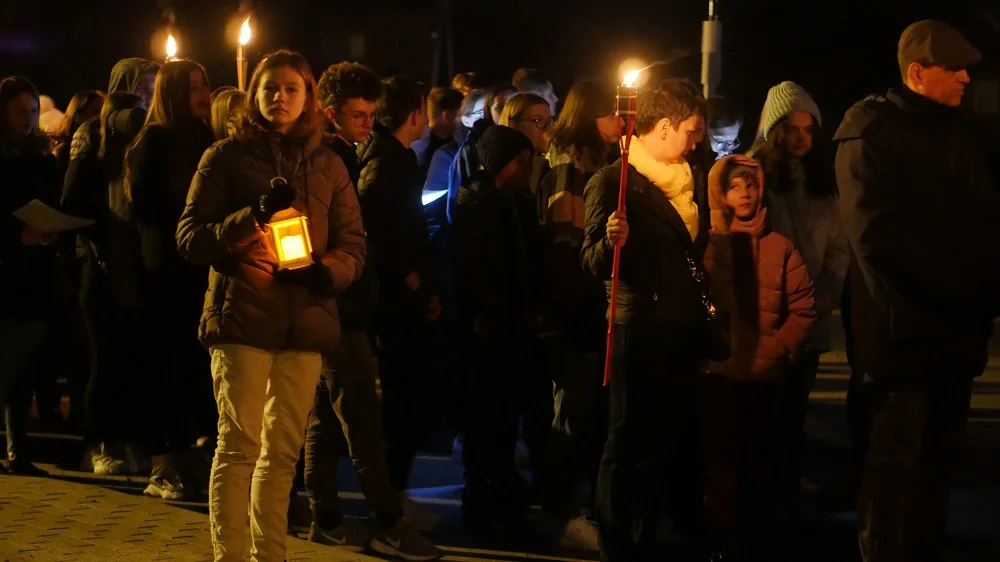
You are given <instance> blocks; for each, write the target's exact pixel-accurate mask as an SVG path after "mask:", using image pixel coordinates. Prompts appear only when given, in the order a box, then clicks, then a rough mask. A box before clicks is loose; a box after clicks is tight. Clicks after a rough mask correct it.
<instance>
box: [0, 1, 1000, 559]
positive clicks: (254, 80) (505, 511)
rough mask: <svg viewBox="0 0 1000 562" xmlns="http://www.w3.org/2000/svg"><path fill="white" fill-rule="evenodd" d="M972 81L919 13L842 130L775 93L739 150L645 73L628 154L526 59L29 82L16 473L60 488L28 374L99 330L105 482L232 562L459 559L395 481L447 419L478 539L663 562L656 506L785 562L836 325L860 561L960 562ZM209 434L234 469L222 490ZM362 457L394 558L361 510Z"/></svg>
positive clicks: (20, 141)
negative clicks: (300, 543)
mask: <svg viewBox="0 0 1000 562" xmlns="http://www.w3.org/2000/svg"><path fill="white" fill-rule="evenodd" d="M980 58H981V55H980V53H979V51H977V50H976V48H975V47H973V46H972V45H971V44H969V43H968V41H966V40H965V39H964V38H963V37H962V36H961V35H960V34H959V33H958V32H957V31H955V30H954V29H953V28H951V27H949V26H948V25H947V24H944V23H941V22H936V21H930V20H926V21H922V22H918V23H916V24H913V25H912V26H910V27H909V28H907V29H906V31H904V33H903V35H902V37H901V38H900V41H899V50H898V61H899V68H900V73H901V83H900V86H898V87H897V88H894V89H892V90H891V91H889V92H888V93H887V94H885V95H884V96H872V97H870V98H867V99H865V100H863V101H861V102H859V103H858V104H856V105H855V106H854V107H852V108H851V110H850V111H849V112H848V113H847V115H846V117H845V118H844V120H843V122H842V123H841V124H840V126H839V129H837V132H836V134H835V135H832V138H831V135H828V134H826V133H825V132H824V130H825V129H824V125H823V116H822V115H821V113H820V111H819V108H818V107H817V105H816V103H815V102H814V101H813V99H812V98H811V97H810V95H809V93H807V92H806V91H805V89H803V88H802V87H801V86H799V85H797V84H795V83H793V82H783V83H781V84H778V85H776V86H775V87H773V88H772V89H771V90H770V91H769V93H768V95H767V99H766V101H765V103H764V105H763V109H762V112H761V119H760V123H759V127H758V129H757V132H756V135H755V140H754V142H753V144H752V146H751V147H750V148H749V150H748V151H747V152H746V154H738V153H737V149H739V147H740V143H739V135H740V129H741V127H742V125H743V116H742V114H741V112H740V111H739V110H738V109H736V108H735V107H734V105H733V104H732V102H731V101H730V100H728V99H725V98H722V97H713V98H710V99H708V100H706V99H705V98H703V97H702V95H701V93H700V91H699V90H698V89H697V88H696V87H695V86H694V85H692V84H691V83H690V82H688V81H686V80H682V79H673V78H671V79H664V80H652V81H650V82H649V83H647V84H646V85H644V86H642V87H641V88H640V90H639V93H638V101H637V113H636V118H635V119H636V120H635V134H634V136H633V138H631V140H630V142H628V143H626V142H625V141H626V139H623V138H622V121H621V119H620V118H619V117H618V115H617V114H616V111H615V109H616V100H615V95H616V94H615V89H614V87H613V85H610V84H607V83H604V82H601V81H598V80H580V81H578V82H576V83H575V84H573V86H572V87H571V88H570V89H569V91H568V93H567V94H566V97H565V99H564V100H560V99H559V98H558V97H557V96H556V94H555V92H554V89H553V87H552V84H551V83H550V81H549V80H548V79H547V78H546V77H545V75H544V73H543V72H541V71H539V70H537V69H521V70H519V71H517V72H516V73H515V74H514V76H513V77H512V80H511V82H510V83H506V82H505V83H501V84H495V85H493V86H489V87H486V88H481V87H480V85H479V84H477V82H476V76H475V75H474V74H473V73H467V74H462V75H459V76H457V77H456V78H455V80H454V82H453V84H452V86H453V87H434V88H431V89H429V90H427V89H426V88H425V87H424V86H423V85H422V84H421V83H420V82H418V81H416V80H413V79H411V78H407V77H403V76H392V77H387V78H381V77H379V76H378V75H377V74H376V73H375V72H374V71H373V70H372V69H370V68H367V67H365V66H363V65H362V64H359V63H353V62H341V63H337V64H333V65H332V66H330V67H329V68H327V69H326V70H324V71H323V72H322V73H321V75H320V76H319V78H318V79H317V78H316V77H315V76H314V74H313V71H312V69H311V66H310V65H309V63H308V62H307V61H306V60H305V59H304V58H303V57H302V56H301V55H300V54H298V53H295V52H291V51H287V50H280V51H276V52H273V53H271V54H269V55H267V56H266V57H264V59H263V60H261V61H260V63H259V64H258V65H257V67H256V69H255V70H254V72H253V74H252V77H251V79H250V83H249V86H248V88H247V90H246V92H242V91H240V90H238V89H236V88H233V87H221V88H218V89H216V90H214V91H213V90H212V87H211V85H210V82H209V77H208V75H207V74H206V72H205V70H204V68H203V67H202V66H201V65H199V64H198V63H197V62H194V61H191V60H182V59H173V60H168V61H167V62H166V63H165V64H162V65H160V64H157V63H154V62H151V61H148V60H144V59H139V58H127V59H123V60H121V61H119V62H118V63H117V64H116V65H115V66H114V68H113V69H112V72H111V80H110V83H109V85H108V90H107V91H106V92H98V91H92V90H88V91H81V92H79V93H77V94H76V95H75V96H73V98H72V101H71V102H70V103H69V106H68V107H67V110H66V112H65V114H64V115H63V116H62V118H61V119H55V120H53V119H49V120H48V121H53V123H51V124H50V125H46V127H42V126H41V125H40V123H41V122H42V121H44V120H40V118H39V114H40V105H41V98H40V96H39V92H38V90H37V89H36V87H35V86H34V84H33V83H32V82H31V81H29V80H28V79H27V78H24V77H20V76H12V77H9V78H6V79H4V80H3V81H2V82H0V182H2V186H0V204H2V209H0V224H2V232H3V236H4V238H3V241H2V245H0V251H2V254H0V287H2V289H0V298H2V299H3V305H2V308H0V336H2V339H0V406H3V407H4V408H5V419H6V428H7V457H8V460H9V462H8V467H7V469H6V470H7V471H9V472H11V473H14V474H24V475H30V476H44V474H45V471H44V470H42V469H41V468H39V467H37V466H36V465H35V464H33V462H32V460H33V455H32V448H31V447H32V444H31V442H30V440H29V439H27V433H26V424H27V422H28V416H29V412H30V410H31V407H32V403H33V400H34V403H36V404H37V408H38V411H39V414H40V415H41V416H42V417H43V418H45V417H51V416H54V415H58V414H56V413H55V411H56V409H57V408H58V397H56V398H55V401H53V399H52V391H51V389H50V388H48V387H46V386H45V384H43V383H41V381H42V380H43V379H44V378H45V377H44V376H40V375H39V373H43V372H50V373H51V372H55V371H59V370H60V369H63V370H65V369H69V368H72V366H73V361H67V360H65V359H64V358H65V357H66V356H67V355H73V354H72V353H68V352H67V351H66V350H67V349H69V348H70V347H71V346H73V345H79V346H80V347H82V348H83V349H82V350H80V351H81V353H84V354H85V355H86V357H88V361H87V362H86V365H87V368H86V369H85V371H86V372H82V373H77V375H76V376H74V377H71V379H72V380H71V384H70V387H71V388H70V395H71V396H70V403H71V414H70V415H71V418H73V419H79V420H80V425H81V427H83V428H84V429H83V438H84V443H85V445H86V452H85V454H84V458H83V459H82V467H81V469H82V470H86V471H93V472H94V473H96V474H137V473H139V472H140V471H148V474H149V477H148V486H147V487H146V489H145V491H144V493H145V494H146V495H148V496H153V497H158V498H163V499H166V500H180V499H187V498H191V497H193V496H197V495H199V494H201V493H205V492H207V495H208V502H209V509H210V521H211V533H212V543H213V548H214V556H215V560H217V561H229V560H241V559H242V558H243V555H244V551H245V544H244V541H245V538H244V532H245V527H246V524H247V519H248V518H249V520H250V530H251V531H250V536H251V539H252V548H251V550H250V552H251V556H252V558H253V559H254V560H261V561H264V560H267V561H276V560H283V559H284V558H285V537H286V533H287V532H289V530H296V529H297V528H299V527H300V526H303V525H304V526H305V528H306V529H308V537H309V539H310V540H312V541H315V542H319V543H323V544H326V545H330V546H331V547H335V548H341V547H357V546H365V545H367V546H369V547H370V548H372V549H373V550H375V551H376V552H379V553H382V554H387V555H390V556H397V557H400V558H403V559H406V560H432V559H435V558H438V557H440V556H441V552H440V551H439V550H438V549H437V548H436V547H435V546H434V545H433V544H431V542H430V541H429V540H428V539H427V538H426V537H425V535H424V533H427V532H430V531H433V530H434V528H435V527H436V526H437V524H438V516H437V515H435V514H434V513H432V511H431V510H429V509H427V508H425V507H423V506H421V505H419V504H417V503H416V502H414V500H413V499H412V498H410V497H409V496H408V495H407V494H406V490H407V487H408V483H409V481H410V475H411V471H412V469H413V463H414V458H415V456H416V454H417V452H418V451H419V450H420V449H421V447H423V446H424V445H425V444H426V442H427V440H428V437H429V435H430V434H431V432H432V430H434V429H435V428H436V427H439V426H440V425H441V421H442V418H444V417H449V418H450V423H451V425H452V426H453V427H454V428H455V429H456V430H457V431H456V433H457V434H458V437H456V439H455V442H454V448H455V450H456V453H457V454H459V455H460V456H461V459H462V462H463V464H464V468H465V487H464V491H463V493H462V514H463V520H464V523H465V524H466V526H467V527H469V528H470V529H472V530H474V531H477V532H485V531H487V530H491V529H494V530H495V529H497V528H500V529H506V530H507V531H508V532H513V531H515V530H518V529H522V528H524V526H527V528H529V529H531V530H532V532H534V533H535V534H536V535H538V537H539V538H540V539H542V540H556V539H559V538H560V537H561V538H562V539H565V540H568V539H572V540H575V541H576V542H577V543H578V544H583V545H585V546H588V547H591V548H594V549H598V548H599V549H600V551H601V557H602V560H604V561H606V562H636V561H640V560H657V561H659V560H663V559H664V555H663V553H662V552H661V551H659V550H658V546H657V532H658V529H659V521H660V519H661V517H662V516H663V515H664V514H666V515H667V516H669V517H670V518H671V519H672V521H673V524H674V527H675V529H677V530H678V531H679V532H681V533H682V534H684V535H685V536H687V537H688V538H689V539H690V540H691V541H692V542H693V543H697V544H698V545H699V546H703V547H704V550H705V558H704V559H706V560H713V561H715V562H723V561H725V562H729V561H734V560H772V559H775V558H773V554H768V553H769V552H771V553H773V552H774V551H773V548H774V543H775V541H778V540H781V539H780V536H781V535H780V533H779V531H780V530H781V529H782V528H784V527H785V526H786V523H787V522H788V521H790V520H791V521H794V519H795V518H796V517H797V516H800V515H801V512H802V509H803V507H802V506H803V502H802V493H803V490H809V489H810V488H813V487H814V486H815V484H813V483H812V482H811V481H809V480H808V479H807V478H804V477H803V473H802V464H803V457H804V455H805V443H806V440H805V435H804V432H803V426H804V422H805V416H806V407H807V404H808V400H809V393H810V391H811V389H812V386H813V384H814V382H815V380H816V375H817V371H818V369H819V362H820V355H821V354H822V353H824V352H826V351H829V350H830V349H831V333H832V329H833V323H834V322H835V321H837V320H836V314H835V311H836V310H838V309H840V310H842V311H843V318H844V324H845V328H846V329H847V332H848V334H849V340H850V345H849V351H848V352H849V355H850V357H851V367H852V371H853V374H852V381H851V396H850V404H849V415H850V418H851V422H852V424H851V427H852V434H853V435H852V436H853V437H854V440H855V449H856V452H857V475H855V476H856V478H857V479H858V481H859V489H860V492H859V509H858V512H859V527H858V532H859V544H860V549H861V552H862V555H863V557H864V559H865V561H866V562H903V561H906V562H922V561H928V562H929V561H932V560H934V561H938V560H946V559H947V558H946V554H945V552H946V548H947V543H946V540H945V538H946V525H945V523H946V514H947V494H948V480H949V474H950V471H951V469H952V467H953V465H954V462H955V457H956V452H957V450H958V448H959V447H960V446H961V436H962V433H963V431H964V423H965V420H966V418H967V416H968V411H969V402H970V394H971V384H972V380H973V379H974V377H975V376H977V375H979V374H981V373H982V371H983V369H984V367H985V363H986V343H987V340H988V339H989V337H990V336H991V335H992V321H993V319H994V318H995V317H997V316H1000V301H998V298H997V296H996V291H995V290H994V287H995V286H996V284H997V283H998V282H1000V271H998V269H997V268H998V266H1000V259H997V258H994V257H992V255H991V254H992V252H994V251H998V250H997V249H998V248H1000V240H998V236H1000V235H998V234H997V231H996V229H995V228H992V227H991V220H992V219H993V217H995V216H997V213H998V212H1000V199H998V194H997V192H996V191H994V189H993V187H992V184H991V178H989V176H988V173H987V172H986V166H985V165H984V162H983V158H982V156H981V155H980V153H979V152H978V149H977V148H976V147H975V146H974V145H973V144H972V143H971V142H970V141H969V140H968V137H966V136H965V135H964V133H963V132H962V128H961V126H960V121H959V110H958V107H959V106H960V105H961V101H962V96H963V93H964V88H965V85H966V84H968V82H969V75H968V72H967V70H966V69H967V68H968V67H969V66H971V65H973V64H975V63H976V62H978V60H979V59H980ZM560 105H561V108H560ZM56 111H58V110H56ZM828 124H829V120H828ZM626 146H627V147H628V152H627V156H628V170H627V172H628V173H627V185H626V192H625V201H626V204H625V209H626V210H625V212H619V210H618V197H619V182H620V179H621V177H622V169H621V168H622V166H623V163H622V156H623V154H622V152H623V147H626ZM765 186H766V189H765ZM35 199H37V200H39V201H41V202H43V203H45V204H47V205H48V206H50V207H52V208H55V209H59V210H61V211H62V212H63V213H65V214H67V215H71V216H73V217H79V218H84V219H88V220H89V221H92V224H91V225H90V226H87V227H84V228H82V229H79V230H74V231H64V232H49V231H46V230H44V229H42V228H39V227H38V226H37V225H36V224H33V223H32V222H31V219H30V218H28V217H27V215H24V214H22V213H21V212H20V211H21V210H23V207H24V206H25V205H26V204H28V203H29V202H31V201H32V200H35ZM977 216H978V217H980V218H979V219H976V218H975V217H977ZM297 217H304V218H305V219H306V221H307V233H306V234H307V237H306V238H307V242H308V243H307V244H306V247H307V248H308V255H307V256H306V259H305V260H304V263H301V264H294V265H288V264H286V263H285V261H283V260H282V259H279V256H282V255H284V251H285V248H284V246H283V241H282V240H281V239H279V237H278V236H276V235H275V232H276V229H277V227H273V226H272V225H275V224H276V223H277V222H279V221H284V220H286V219H295V218H297ZM957 221H960V224H959V222H957ZM970 231H971V232H970ZM970 236H971V240H974V241H975V243H974V244H970V243H969V241H970ZM616 249H619V250H620V268H619V269H618V283H619V289H618V293H617V300H616V301H615V302H613V303H610V306H613V307H615V323H616V326H615V327H614V328H615V329H614V346H613V349H612V350H611V358H610V366H611V367H610V370H611V372H610V384H609V385H608V386H607V387H604V386H603V384H602V377H603V367H604V364H605V334H606V332H607V330H608V321H607V316H606V315H607V313H608V312H609V302H608V295H609V294H610V286H611V275H612V270H613V262H614V261H615V255H616ZM998 258H1000V256H998ZM53 350H58V351H56V352H54V351H53ZM76 357H79V355H76ZM60 359H63V362H62V363H59V360H60ZM519 442H523V443H524V445H525V449H526V450H524V451H522V450H521V449H519ZM192 448H195V449H196V450H199V451H203V452H205V453H206V454H207V455H211V456H213V459H214V460H213V462H212V465H211V471H210V477H209V478H208V479H207V481H206V482H201V481H199V479H198V478H197V477H196V475H192V469H191V467H190V466H189V461H188V459H189V457H190V455H189V453H190V451H191V450H192ZM342 456H346V457H349V458H350V460H351V462H352V463H353V465H354V468H355V469H356V471H357V475H358V481H359V484H360V487H361V490H362V492H363V493H364V496H365V499H366V500H367V504H368V507H369V508H370V510H371V512H372V513H373V514H374V523H375V525H374V527H375V528H376V529H377V530H376V532H375V534H374V536H364V537H362V536H359V535H358V533H357V532H356V530H354V529H353V528H352V527H351V525H348V524H346V523H345V519H344V514H343V513H342V509H341V505H340V501H339V499H338V492H339V489H338V485H337V481H336V472H337V471H336V465H337V461H338V458H339V457H342ZM522 457H525V461H526V466H527V467H529V468H530V471H523V470H521V469H522V468H524V466H525V465H523V464H522V463H521V458H522ZM300 461H301V462H300ZM297 472H299V474H301V475H302V478H303V485H304V487H305V489H306V491H307V493H308V496H309V501H310V508H311V509H310V511H311V513H309V514H308V516H307V517H305V518H303V517H302V514H299V513H297V512H296V510H295V502H294V501H293V499H294V497H295V495H296V491H295V480H296V474H297ZM525 474H530V477H526V476H525ZM844 478H852V476H851V475H844ZM248 498H249V502H248ZM531 506H540V510H534V509H532V508H531Z"/></svg>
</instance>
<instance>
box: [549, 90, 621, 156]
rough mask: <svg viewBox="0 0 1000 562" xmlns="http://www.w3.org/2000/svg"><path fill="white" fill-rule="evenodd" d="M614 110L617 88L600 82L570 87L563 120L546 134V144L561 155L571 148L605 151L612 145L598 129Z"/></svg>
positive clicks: (561, 112)
mask: <svg viewBox="0 0 1000 562" xmlns="http://www.w3.org/2000/svg"><path fill="white" fill-rule="evenodd" d="M614 111H615V90H614V88H612V87H611V86H609V85H608V84H605V83H603V82H599V81H596V80H581V81H579V82H577V83H576V84H573V87H572V88H570V90H569V94H567V95H566V103H565V104H564V105H563V108H562V111H560V112H559V118H558V119H556V124H555V125H554V126H553V127H552V129H551V130H550V131H549V132H548V133H546V135H545V141H546V142H547V143H548V144H549V146H550V147H551V148H553V149H555V150H557V151H559V152H568V151H569V149H570V147H571V146H575V147H576V148H578V149H583V148H589V149H592V150H594V151H596V152H597V153H602V152H605V151H607V150H608V146H607V143H605V142H604V139H603V138H602V137H601V133H600V131H598V130H597V120H598V119H600V118H601V117H607V116H608V115H611V114H612V113H614Z"/></svg>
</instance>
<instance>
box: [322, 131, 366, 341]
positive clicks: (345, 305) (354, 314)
mask: <svg viewBox="0 0 1000 562" xmlns="http://www.w3.org/2000/svg"><path fill="white" fill-rule="evenodd" d="M323 144H325V145H326V146H328V147H330V148H331V149H333V151H334V152H336V153H337V155H338V156H340V159H341V160H343V162H344V165H345V166H346V167H347V174H348V176H350V178H351V186H353V187H354V192H355V193H357V192H358V189H357V183H356V182H357V181H358V176H359V175H360V173H361V168H360V166H358V154H357V149H356V148H355V146H354V145H353V144H351V143H348V142H347V141H345V140H344V139H343V138H342V137H340V136H339V135H324V137H323ZM377 302H378V278H377V277H376V275H375V270H374V268H373V267H372V260H370V259H366V260H365V265H364V268H363V269H362V272H361V276H360V277H358V279H357V280H356V281H354V282H353V283H351V285H350V286H349V287H348V288H347V289H346V290H345V291H344V292H343V294H341V295H340V297H338V298H337V308H338V310H339V312H340V325H341V327H342V328H343V329H344V330H345V331H348V330H350V331H361V332H369V331H370V330H371V329H372V327H373V326H372V315H373V314H374V311H375V306H376V303H377Z"/></svg>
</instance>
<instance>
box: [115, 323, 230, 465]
mask: <svg viewBox="0 0 1000 562" xmlns="http://www.w3.org/2000/svg"><path fill="white" fill-rule="evenodd" d="M176 310H177V309H176V308H175V309H174V310H172V311H168V310H167V309H165V308H160V307H157V308H156V309H155V310H151V311H149V312H147V313H148V314H149V315H150V316H149V319H148V320H146V321H145V322H144V323H145V324H146V325H150V320H152V325H155V326H159V328H158V329H157V331H156V332H150V334H149V335H148V336H146V337H149V338H152V339H147V340H146V341H145V342H144V344H143V345H142V349H144V350H145V352H146V353H147V354H148V355H147V356H146V358H145V360H144V361H142V363H141V365H142V368H143V370H144V371H145V376H144V377H141V385H142V395H143V397H144V398H143V402H142V404H143V409H142V411H141V416H142V419H143V423H142V427H143V430H142V436H143V441H144V448H145V449H146V451H147V453H148V454H149V455H151V456H159V455H168V454H178V453H182V452H184V451H185V450H186V449H187V448H189V447H190V446H191V445H192V444H194V442H195V440H197V439H198V438H199V437H201V436H208V437H214V436H215V435H216V432H217V429H216V427H217V424H218V410H217V408H216V406H215V404H214V401H215V400H214V392H213V390H212V373H211V360H210V358H209V355H208V352H207V351H206V350H205V348H204V347H202V346H201V344H200V343H199V341H198V320H197V319H196V318H194V317H193V315H189V314H178V313H177V311H176ZM154 333H155V334H158V335H153V334H154ZM136 368H137V366H132V369H130V371H133V372H134V369H136ZM182 406H183V408H184V411H185V414H184V415H178V408H180V407H182ZM210 420H211V423H210Z"/></svg>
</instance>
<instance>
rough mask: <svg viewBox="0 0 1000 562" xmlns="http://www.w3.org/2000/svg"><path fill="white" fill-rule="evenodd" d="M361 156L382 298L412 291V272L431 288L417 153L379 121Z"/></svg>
mask: <svg viewBox="0 0 1000 562" xmlns="http://www.w3.org/2000/svg"><path fill="white" fill-rule="evenodd" d="M358 160H359V161H360V164H361V177H360V178H359V179H358V197H359V199H360V201H361V213H362V215H363V216H364V224H365V230H366V232H367V234H368V245H369V248H370V249H371V250H370V251H371V260H372V265H373V266H374V268H375V272H376V274H377V275H378V280H379V288H380V295H382V299H383V301H384V299H385V297H386V296H387V295H399V294H400V292H401V291H402V292H405V293H408V292H409V290H408V289H405V286H404V283H403V280H404V279H405V278H406V277H407V275H409V274H410V273H411V272H417V274H419V275H420V278H421V280H422V285H423V286H424V287H425V288H426V287H427V286H428V284H429V282H430V281H431V280H430V279H429V277H430V271H429V267H428V260H429V250H428V233H427V221H426V220H425V218H424V208H423V205H422V203H421V198H420V196H421V192H422V191H423V176H422V175H421V173H420V168H419V166H417V159H416V156H415V155H414V153H413V151H412V150H410V149H408V148H406V147H405V146H403V144H402V143H401V142H399V140H398V139H397V138H396V137H395V136H393V135H392V132H391V131H389V130H388V129H386V128H385V127H382V126H381V125H376V127H375V130H374V131H372V134H371V135H370V136H369V137H368V139H367V140H366V141H365V142H364V143H363V144H362V145H361V146H359V147H358ZM425 290H426V289H425ZM421 292H423V290H422V291H421ZM383 304H386V305H387V306H391V304H390V303H386V302H383Z"/></svg>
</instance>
